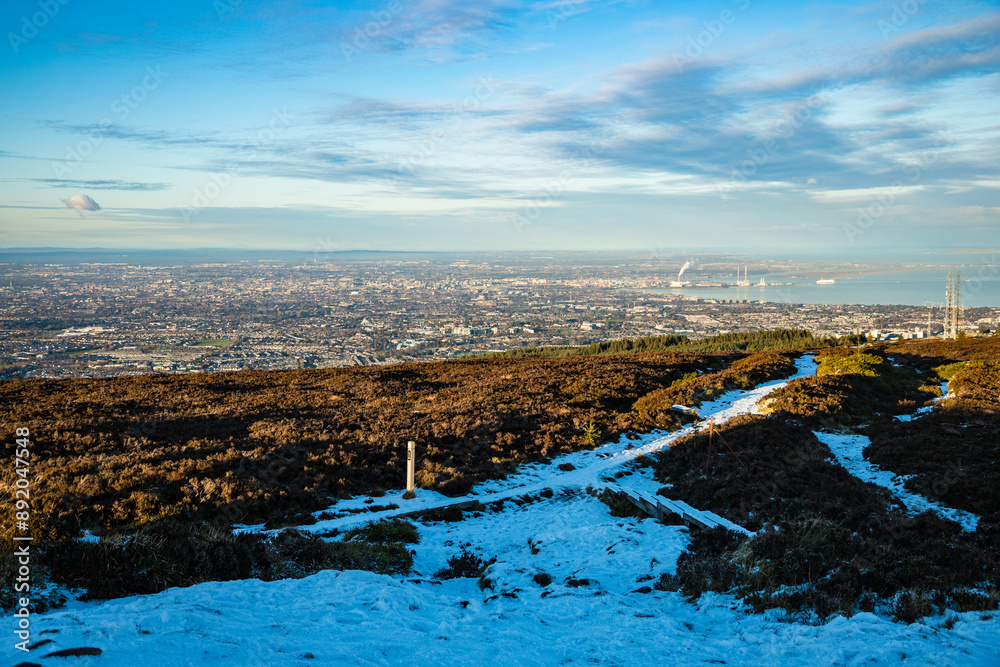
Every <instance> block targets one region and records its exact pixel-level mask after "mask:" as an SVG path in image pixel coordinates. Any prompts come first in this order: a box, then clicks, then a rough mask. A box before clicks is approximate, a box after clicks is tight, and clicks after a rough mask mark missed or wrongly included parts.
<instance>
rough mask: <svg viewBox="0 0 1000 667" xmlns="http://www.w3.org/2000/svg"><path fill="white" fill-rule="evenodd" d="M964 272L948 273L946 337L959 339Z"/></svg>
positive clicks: (945, 319)
mask: <svg viewBox="0 0 1000 667" xmlns="http://www.w3.org/2000/svg"><path fill="white" fill-rule="evenodd" d="M961 283H962V272H961V271H957V272H954V273H952V272H951V271H949V272H948V289H947V290H946V292H945V296H946V301H945V304H946V305H945V307H944V337H945V338H958V323H959V321H960V320H961V319H962V287H961Z"/></svg>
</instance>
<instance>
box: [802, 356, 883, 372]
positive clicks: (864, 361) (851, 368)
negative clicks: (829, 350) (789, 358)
mask: <svg viewBox="0 0 1000 667" xmlns="http://www.w3.org/2000/svg"><path fill="white" fill-rule="evenodd" d="M885 365H886V361H885V359H883V358H882V357H880V356H878V355H876V354H867V353H864V352H860V351H859V352H858V353H856V354H851V355H847V356H843V357H837V356H832V355H831V356H826V357H824V358H823V359H822V361H820V363H819V365H818V366H817V367H816V375H818V376H820V377H822V376H824V375H864V376H868V377H879V376H881V375H882V373H883V372H884V369H885Z"/></svg>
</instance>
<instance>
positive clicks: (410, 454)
mask: <svg viewBox="0 0 1000 667" xmlns="http://www.w3.org/2000/svg"><path fill="white" fill-rule="evenodd" d="M416 469H417V443H415V442H413V441H412V440H410V441H409V442H407V443H406V492H407V493H408V494H409V493H413V487H414V486H415V485H414V482H413V478H414V475H415V474H416Z"/></svg>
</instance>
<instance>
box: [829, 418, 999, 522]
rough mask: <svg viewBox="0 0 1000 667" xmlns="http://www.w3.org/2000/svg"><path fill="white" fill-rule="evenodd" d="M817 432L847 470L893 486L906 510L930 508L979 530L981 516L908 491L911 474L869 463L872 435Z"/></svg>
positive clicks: (916, 512)
mask: <svg viewBox="0 0 1000 667" xmlns="http://www.w3.org/2000/svg"><path fill="white" fill-rule="evenodd" d="M813 433H814V434H815V436H816V437H817V438H818V439H819V441H820V442H822V443H823V444H824V445H826V446H827V447H829V448H830V451H831V452H833V455H834V456H836V457H837V461H838V462H839V463H840V465H842V466H844V468H845V469H847V472H849V473H851V474H852V475H854V476H855V477H857V478H858V479H861V480H863V481H865V482H872V483H873V484H878V485H879V486H881V487H884V488H886V489H889V490H890V491H892V493H893V495H895V496H896V497H897V498H899V499H900V500H901V501H902V502H903V504H904V505H906V509H907V510H909V511H910V512H911V513H913V514H919V513H920V512H926V511H928V510H930V511H931V512H934V513H935V514H937V515H938V516H940V517H941V518H943V519H948V520H950V521H955V522H956V523H958V524H960V525H961V526H962V528H963V530H967V531H974V530H975V529H976V526H977V525H978V523H979V517H978V516H976V515H975V514H970V513H969V512H963V511H962V510H957V509H953V508H951V507H947V506H945V505H942V504H941V503H937V502H934V501H933V500H930V499H929V498H925V497H924V496H922V495H920V494H917V493H913V492H911V491H908V490H907V489H906V486H904V484H905V482H906V480H907V479H909V476H908V475H897V474H895V473H893V472H892V471H889V470H882V469H881V468H879V467H878V466H877V465H874V464H872V463H869V462H868V460H867V459H865V457H864V454H863V453H862V452H863V451H864V449H865V447H867V446H868V445H870V444H871V440H870V439H869V438H868V436H866V435H851V434H845V433H823V432H822V431H814V432H813Z"/></svg>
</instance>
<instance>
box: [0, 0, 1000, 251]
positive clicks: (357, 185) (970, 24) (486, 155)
mask: <svg viewBox="0 0 1000 667" xmlns="http://www.w3.org/2000/svg"><path fill="white" fill-rule="evenodd" d="M8 8H9V10H10V11H8V12H7V16H6V19H5V23H4V24H3V27H4V34H5V35H6V38H5V40H4V41H5V44H4V45H3V46H2V47H0V48H2V49H3V50H4V54H3V56H2V58H3V63H4V71H5V80H6V81H7V83H8V85H7V86H6V89H7V91H8V92H6V96H7V100H8V101H7V104H6V105H5V109H4V112H3V115H4V123H3V130H2V133H0V136H2V139H3V141H2V143H0V193H2V195H3V196H2V200H0V201H2V204H3V205H2V206H0V232H2V233H3V234H4V237H3V238H4V241H3V246H4V247H32V246H39V247H42V246H44V247H75V248H85V247H122V248H162V247H176V248H184V247H191V248H194V247H213V248H261V249H267V248H284V249H298V250H310V249H312V248H314V247H317V244H319V245H322V246H324V249H326V250H349V249H356V248H365V249H376V250H383V249H384V250H410V249H412V250H491V249H497V250H527V249H572V250H577V249H579V250H593V249H602V250H604V249H635V248H642V247H667V248H683V247H710V246H712V245H713V243H714V244H717V245H720V246H724V247H746V248H762V247H788V248H815V247H823V248H831V249H842V250H844V251H851V250H852V249H857V250H859V251H861V250H864V249H871V248H879V247H901V246H902V247H911V248H946V247H952V248H977V247H987V248H992V247H997V246H998V245H1000V225H998V224H997V223H998V222H1000V196H998V188H1000V179H998V177H997V174H996V163H995V156H996V155H998V154H1000V150H998V148H1000V146H998V143H1000V142H998V136H1000V132H998V131H1000V125H998V123H997V121H996V119H997V118H998V117H1000V114H998V112H1000V95H998V92H1000V68H998V65H1000V11H998V7H997V5H996V3H982V2H949V3H944V2H932V1H931V0H925V1H920V0H907V1H903V2H874V3H858V2H828V3H811V4H807V5H799V4H791V3H779V2H762V1H757V0H734V1H730V0H726V1H724V2H715V3H695V2H678V3H669V4H667V3H653V2H643V1H639V0H635V1H620V0H619V1H612V0H609V1H606V2H600V1H598V0H555V1H551V2H532V1H518V0H484V1H481V2H457V1H456V0H418V1H414V2H404V1H403V0H389V1H388V2H374V3H360V2H358V3H334V4H331V3H311V2H304V1H302V0H288V1H284V2H276V3H270V4H268V5H267V6H257V5H251V4H250V3H246V2H242V0H217V1H216V2H214V3H211V2H197V3H196V2H188V1H184V2H179V3H176V4H174V5H171V6H170V7H169V8H166V7H162V6H155V7H143V6H134V5H129V6H127V8H124V9H123V8H121V7H118V6H117V5H116V4H112V3H98V5H97V6H96V7H95V6H93V5H84V4H83V3H74V2H71V1H69V0H66V2H65V3H63V2H61V1H59V0H53V1H52V3H51V4H46V3H44V2H41V3H40V2H38V1H37V0H36V1H35V2H21V1H20V0H18V1H17V2H14V3H9V4H8ZM71 202H72V203H71Z"/></svg>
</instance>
